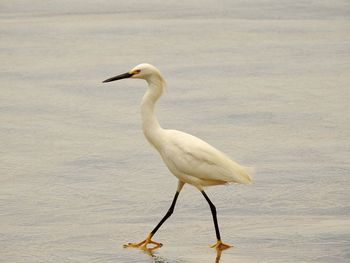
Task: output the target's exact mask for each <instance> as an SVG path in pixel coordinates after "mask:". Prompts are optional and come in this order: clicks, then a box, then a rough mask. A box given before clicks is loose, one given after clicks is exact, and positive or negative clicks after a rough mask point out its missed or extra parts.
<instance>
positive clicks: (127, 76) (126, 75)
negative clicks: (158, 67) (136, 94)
mask: <svg viewBox="0 0 350 263" xmlns="http://www.w3.org/2000/svg"><path fill="white" fill-rule="evenodd" d="M132 75H134V74H130V73H129V72H126V73H124V74H120V75H118V76H115V77H112V78H109V79H106V80H104V81H102V83H106V82H111V81H115V80H119V79H126V78H130V77H131V76H132Z"/></svg>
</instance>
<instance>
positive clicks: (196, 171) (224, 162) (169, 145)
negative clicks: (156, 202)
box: [159, 130, 252, 186]
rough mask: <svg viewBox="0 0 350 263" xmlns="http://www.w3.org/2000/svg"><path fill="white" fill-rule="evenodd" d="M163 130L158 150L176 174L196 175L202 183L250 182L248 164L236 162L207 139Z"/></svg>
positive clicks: (204, 184)
mask: <svg viewBox="0 0 350 263" xmlns="http://www.w3.org/2000/svg"><path fill="white" fill-rule="evenodd" d="M164 132H165V133H164V138H163V143H162V147H161V148H160V149H159V152H160V154H161V156H162V158H163V159H164V161H165V163H166V164H167V166H168V167H169V169H170V170H171V171H172V172H173V173H174V174H175V176H178V177H179V176H182V177H183V176H189V177H194V178H196V179H198V180H199V182H202V185H203V186H206V185H216V184H225V183H230V182H233V183H242V184H249V183H250V182H251V180H252V179H251V177H250V175H249V172H248V169H247V168H246V167H244V166H241V165H239V164H237V163H236V162H235V161H233V160H231V159H230V158H229V157H228V156H227V155H225V154H224V153H222V152H221V151H219V150H217V149H216V148H214V147H213V146H211V145H210V144H208V143H206V142H205V141H203V140H201V139H199V138H197V137H195V136H192V135H190V134H187V133H184V132H181V131H177V130H164ZM194 178H193V179H194ZM189 183H191V182H189ZM206 183H207V184H206Z"/></svg>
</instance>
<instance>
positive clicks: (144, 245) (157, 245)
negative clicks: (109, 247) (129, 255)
mask: <svg viewBox="0 0 350 263" xmlns="http://www.w3.org/2000/svg"><path fill="white" fill-rule="evenodd" d="M151 238H152V235H151V234H149V235H148V236H147V238H146V239H145V240H143V241H141V242H140V243H128V244H125V245H124V248H127V247H135V248H141V249H143V250H147V251H153V250H155V249H158V248H160V247H162V246H163V244H162V243H158V242H155V241H153V240H151ZM148 244H153V245H155V246H153V247H150V248H148V247H147V245H148Z"/></svg>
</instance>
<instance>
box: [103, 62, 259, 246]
mask: <svg viewBox="0 0 350 263" xmlns="http://www.w3.org/2000/svg"><path fill="white" fill-rule="evenodd" d="M125 78H134V79H144V80H146V81H147V83H148V90H147V91H146V93H145V95H144V97H143V99H142V102H141V116H142V128H143V133H144V135H145V137H146V138H147V140H148V141H149V143H150V144H151V145H153V146H154V147H155V149H156V150H157V151H158V152H159V154H160V156H161V157H162V159H163V161H164V163H165V164H166V166H167V167H168V168H169V170H170V171H171V172H172V173H173V174H174V175H175V176H176V177H177V178H178V185H177V190H176V193H175V196H174V199H173V201H172V203H171V206H170V208H169V210H168V212H167V213H166V214H165V216H164V217H163V218H162V220H161V221H160V222H159V223H158V225H157V226H156V227H155V228H154V229H153V230H152V231H151V233H149V235H148V236H147V237H146V239H145V240H143V241H141V242H140V243H128V244H127V245H124V247H139V248H143V249H149V248H147V245H148V244H153V245H154V247H152V248H150V249H151V250H153V249H157V248H159V247H161V246H162V244H161V243H158V242H155V241H153V240H152V237H153V236H154V234H155V233H156V232H157V230H158V229H159V228H160V227H161V225H162V224H163V223H164V222H165V221H166V220H167V219H168V218H169V217H170V216H171V214H172V213H173V211H174V208H175V204H176V200H177V198H178V196H179V193H180V191H181V189H182V187H183V186H184V184H186V183H187V184H190V185H193V186H195V187H196V188H197V189H198V190H199V191H200V192H201V193H202V194H203V196H204V198H205V199H206V200H207V202H208V204H209V207H210V210H211V213H212V217H213V221H214V227H215V233H216V239H217V241H216V243H215V244H214V245H213V246H212V247H214V248H216V249H217V250H223V249H227V248H229V247H231V246H230V245H227V244H225V243H223V242H222V241H221V236H220V231H219V225H218V220H217V216H216V208H215V206H214V204H213V203H212V202H211V201H210V199H209V197H208V196H207V194H206V193H205V192H204V187H206V186H212V185H221V184H227V183H231V182H232V183H242V184H249V183H250V182H251V180H252V179H251V177H250V175H249V172H248V169H247V168H246V167H244V166H241V165H239V164H237V163H236V162H234V161H232V160H231V159H230V158H229V157H228V156H226V155H225V154H224V153H222V152H221V151H219V150H217V149H215V148H214V147H212V146H211V145H209V144H208V143H206V142H204V141H202V140H201V139H199V138H197V137H194V136H192V135H190V134H187V133H184V132H181V131H177V130H167V129H163V128H162V127H161V126H160V125H159V122H158V120H157V117H156V115H155V112H154V108H155V104H156V102H157V100H158V99H159V97H160V96H161V95H162V93H163V90H164V88H165V81H164V78H163V76H162V75H161V73H160V71H159V70H158V69H157V68H156V67H154V66H152V65H150V64H147V63H142V64H140V65H137V66H136V67H134V68H133V69H131V70H130V71H129V72H127V73H124V74H121V75H118V76H115V77H112V78H109V79H106V80H105V81H103V82H104V83H105V82H111V81H115V80H120V79H125Z"/></svg>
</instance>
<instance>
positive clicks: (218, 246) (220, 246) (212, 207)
mask: <svg viewBox="0 0 350 263" xmlns="http://www.w3.org/2000/svg"><path fill="white" fill-rule="evenodd" d="M201 193H202V194H203V196H204V198H205V199H206V200H207V202H208V204H209V206H210V210H211V214H212V216H213V221H214V226H215V233H216V239H217V241H216V243H215V244H214V245H212V246H211V247H212V248H216V249H217V250H225V249H228V248H230V247H232V246H231V245H227V244H224V243H223V242H222V241H221V236H220V230H219V225H218V220H217V217H216V208H215V205H214V204H213V203H212V202H211V201H210V199H209V197H208V196H207V194H206V193H205V192H204V191H203V190H202V191H201Z"/></svg>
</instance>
